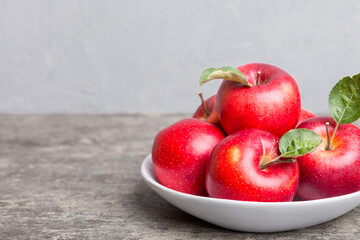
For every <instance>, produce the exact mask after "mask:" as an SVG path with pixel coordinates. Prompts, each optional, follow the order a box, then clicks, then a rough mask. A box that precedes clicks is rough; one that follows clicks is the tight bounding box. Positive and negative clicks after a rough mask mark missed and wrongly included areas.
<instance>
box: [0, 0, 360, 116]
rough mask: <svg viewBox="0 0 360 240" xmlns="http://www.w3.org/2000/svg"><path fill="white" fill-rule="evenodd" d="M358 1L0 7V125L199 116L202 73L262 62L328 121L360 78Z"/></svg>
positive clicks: (143, 0) (184, 0)
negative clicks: (340, 90) (27, 119)
mask: <svg viewBox="0 0 360 240" xmlns="http://www.w3.org/2000/svg"><path fill="white" fill-rule="evenodd" d="M359 10H360V1H356V0H347V1H341V0H337V1H334V0H332V1H329V0H317V1H306V0H301V1H300V0H296V1H286V0H275V1H267V0H257V1H250V0H247V1H244V0H242V1H235V0H232V1H230V0H228V1H216V0H209V1H194V0H174V1H170V0H168V1H165V0H132V1H130V0H129V1H110V0H109V1H102V0H97V1H95V0H94V1H85V0H82V1H81V0H71V1H64V0H52V1H51V0H48V1H46V0H31V1H30V0H0V81H1V82H0V112H1V113H63V112H65V113H135V112H146V113H148V112H193V111H194V109H195V108H196V107H197V106H198V105H199V100H198V96H197V93H198V92H199V91H200V90H201V89H202V90H203V92H204V94H205V95H206V96H210V95H211V94H214V93H216V90H217V87H218V86H219V84H220V81H214V82H210V83H208V84H206V85H205V86H203V87H202V88H200V87H199V86H198V83H197V80H198V77H199V75H200V73H201V72H202V70H204V69H205V68H207V67H221V66H226V65H231V66H240V65H243V64H246V63H249V62H266V63H270V64H273V65H276V66H279V67H281V68H283V69H284V70H286V71H288V72H289V73H290V74H291V75H292V76H293V77H294V78H295V79H296V80H297V82H298V85H299V87H300V90H301V94H302V103H303V107H305V108H308V109H310V110H312V111H314V112H317V113H322V114H326V113H328V106H327V98H328V93H329V91H330V89H331V87H332V86H333V85H334V84H335V83H336V82H337V81H338V80H339V79H340V78H342V77H344V76H347V75H354V74H357V73H359V72H360V14H359V12H360V11H359Z"/></svg>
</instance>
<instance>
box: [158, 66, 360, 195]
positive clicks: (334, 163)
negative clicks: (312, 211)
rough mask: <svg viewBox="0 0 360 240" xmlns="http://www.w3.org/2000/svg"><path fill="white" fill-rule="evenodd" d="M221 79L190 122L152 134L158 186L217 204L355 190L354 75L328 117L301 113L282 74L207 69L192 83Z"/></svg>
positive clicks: (359, 83) (359, 174)
mask: <svg viewBox="0 0 360 240" xmlns="http://www.w3.org/2000/svg"><path fill="white" fill-rule="evenodd" d="M213 79H223V82H222V84H221V86H220V87H219V89H218V92H217V94H216V95H213V96H211V97H210V98H208V99H207V100H204V99H203V97H202V95H201V94H200V97H201V100H202V101H201V105H200V106H199V107H198V109H197V110H196V111H195V113H194V115H193V117H192V118H187V119H183V120H180V121H178V122H176V123H174V124H172V125H171V126H168V127H167V128H165V129H163V130H162V131H160V132H159V133H158V134H157V135H156V137H155V139H154V144H153V148H152V161H153V168H154V172H155V176H156V178H157V180H158V181H159V183H160V184H162V185H164V186H166V187H168V188H171V189H173V190H176V191H180V192H183V193H188V194H194V195H199V196H207V197H214V198H222V199H232V200H242V201H258V202H282V201H293V200H294V197H295V196H296V194H297V197H296V198H298V199H303V200H313V199H321V198H328V197H334V196H339V195H343V194H348V193H352V192H356V191H359V190H360V129H359V128H358V127H356V126H355V125H353V124H351V123H352V122H354V121H356V120H357V119H358V118H359V117H360V74H358V75H355V76H353V77H345V78H343V79H341V80H340V81H339V82H338V83H337V84H336V85H335V86H334V87H333V89H332V90H331V92H330V94H329V108H330V113H331V116H328V117H324V116H322V117H318V116H316V115H315V114H313V113H311V112H309V111H307V110H305V109H302V108H301V99H300V93H299V88H298V86H297V83H296V81H295V80H294V78H293V77H292V76H291V75H289V74H288V73H287V72H285V71H284V70H282V69H280V68H278V67H275V66H272V65H269V64H262V63H251V64H247V65H244V66H241V67H238V68H233V67H223V68H218V69H214V68H209V69H206V70H205V71H203V73H202V74H201V76H200V80H199V83H200V85H202V84H204V83H206V82H207V81H210V80H213Z"/></svg>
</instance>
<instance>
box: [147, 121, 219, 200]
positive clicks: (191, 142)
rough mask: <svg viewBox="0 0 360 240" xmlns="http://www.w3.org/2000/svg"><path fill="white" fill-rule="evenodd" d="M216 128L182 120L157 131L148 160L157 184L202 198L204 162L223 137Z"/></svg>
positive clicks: (205, 123)
mask: <svg viewBox="0 0 360 240" xmlns="http://www.w3.org/2000/svg"><path fill="white" fill-rule="evenodd" d="M224 137H225V136H224V133H223V132H222V131H221V130H220V129H218V128H217V127H216V126H214V125H212V124H210V123H207V122H204V121H200V120H198V119H194V118H189V119H184V120H181V121H179V122H176V123H174V124H173V125H171V126H169V127H167V128H165V129H163V130H162V131H160V132H159V133H158V134H157V135H156V137H155V140H154V144H153V148H152V161H153V167H154V172H155V176H156V178H157V179H158V181H159V183H161V184H162V185H164V186H166V187H168V188H171V189H173V190H176V191H180V192H184V193H189V194H194V195H202V196H204V195H206V189H205V171H206V162H207V161H208V159H209V158H210V154H211V151H212V150H213V148H214V147H215V145H216V144H218V143H219V142H220V141H221V140H222V139H223V138H224Z"/></svg>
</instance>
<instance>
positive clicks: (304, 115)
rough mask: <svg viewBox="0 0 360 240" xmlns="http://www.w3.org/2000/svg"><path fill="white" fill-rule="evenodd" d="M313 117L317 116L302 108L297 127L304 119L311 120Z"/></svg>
mask: <svg viewBox="0 0 360 240" xmlns="http://www.w3.org/2000/svg"><path fill="white" fill-rule="evenodd" d="M313 117H317V115H316V114H314V113H312V112H310V111H309V110H306V109H304V108H302V109H301V111H300V119H299V122H298V125H299V124H300V123H302V122H303V121H305V120H306V119H309V118H313Z"/></svg>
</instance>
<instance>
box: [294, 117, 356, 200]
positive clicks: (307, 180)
mask: <svg viewBox="0 0 360 240" xmlns="http://www.w3.org/2000/svg"><path fill="white" fill-rule="evenodd" d="M326 122H329V123H330V124H329V133H330V135H332V134H333V132H334V128H335V126H336V122H335V121H334V120H333V119H332V118H331V117H315V118H311V119H308V120H306V121H304V122H303V123H301V124H300V125H299V126H298V128H306V129H309V130H312V131H314V132H316V133H317V134H318V135H319V136H320V137H321V138H322V139H323V143H322V145H321V146H320V147H319V148H318V149H317V150H316V151H313V152H311V153H309V154H307V155H305V156H302V157H299V158H298V159H297V161H298V163H299V168H300V180H299V187H298V194H299V195H300V196H301V197H302V198H304V199H308V200H313V199H321V198H327V197H334V196H339V195H343V194H348V193H352V192H355V191H359V190H360V129H359V128H357V127H356V126H355V125H353V124H342V125H339V126H338V129H337V131H336V134H335V136H334V139H333V142H332V146H331V149H330V150H327V145H328V137H327V131H326V125H325V124H326Z"/></svg>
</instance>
